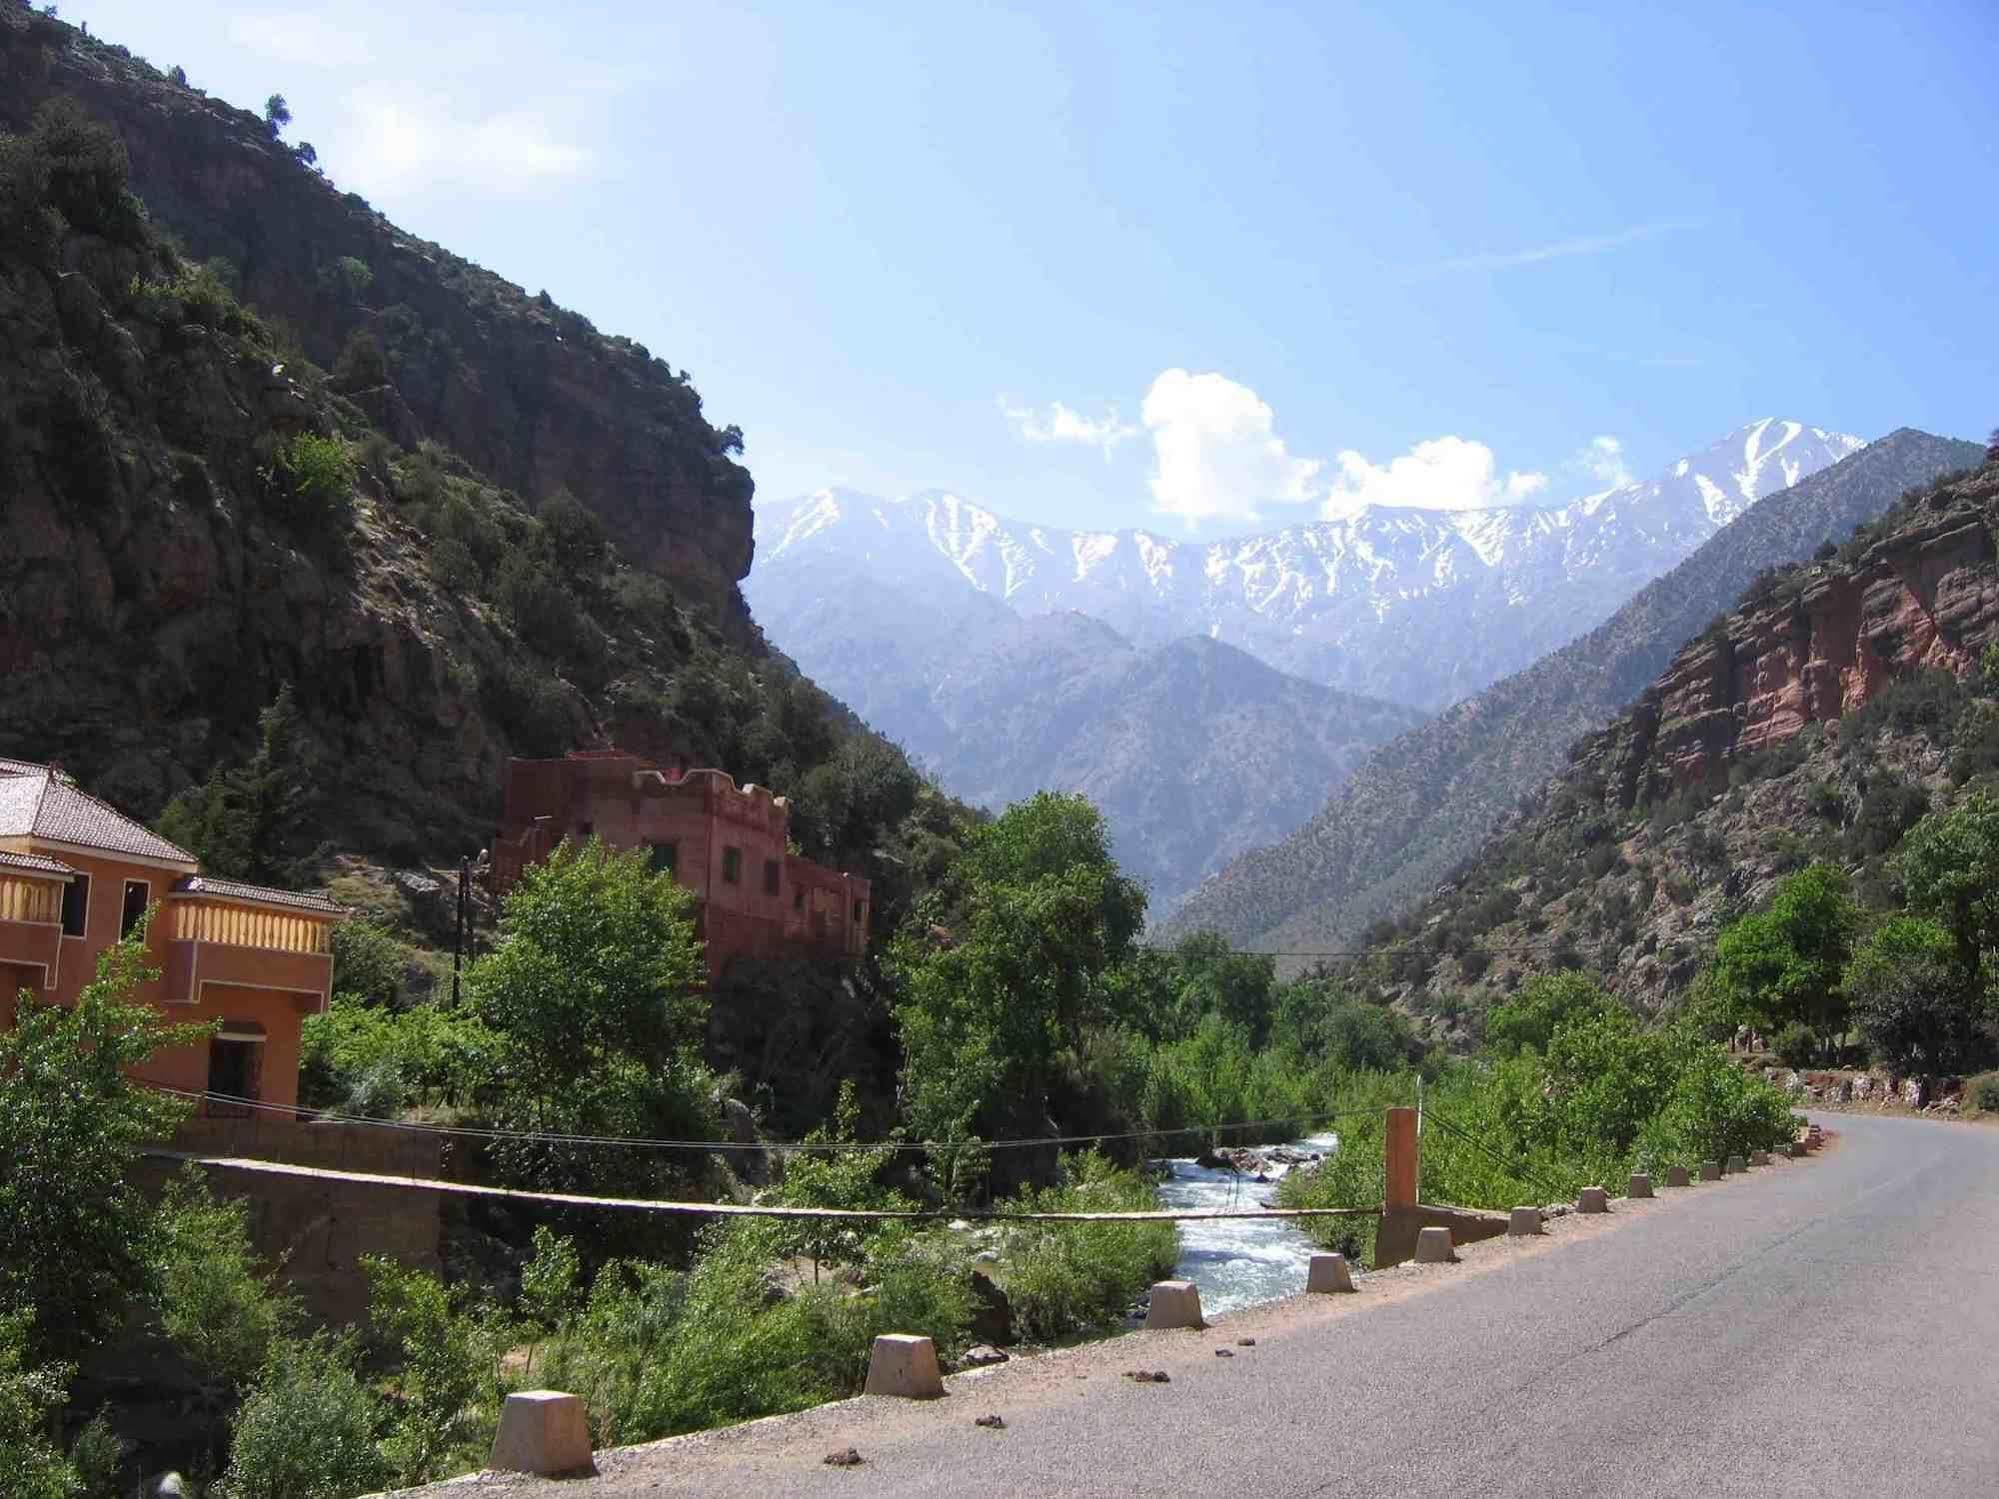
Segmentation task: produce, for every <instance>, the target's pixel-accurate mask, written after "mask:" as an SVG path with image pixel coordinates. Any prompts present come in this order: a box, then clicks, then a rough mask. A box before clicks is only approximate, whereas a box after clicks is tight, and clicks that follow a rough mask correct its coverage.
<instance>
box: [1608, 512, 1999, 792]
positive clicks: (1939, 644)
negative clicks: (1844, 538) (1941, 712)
mask: <svg viewBox="0 0 1999 1499" xmlns="http://www.w3.org/2000/svg"><path fill="white" fill-rule="evenodd" d="M1993 558H1994V549H1993V533H1992V530H1991V528H1990V525H1989V524H1988V522H1987V521H1986V520H1985V519H1984V517H1983V516H1981V515H1977V514H1972V513H1969V512H1967V511H1966V510H1965V509H1962V508H1960V507H1958V506H1955V505H1951V506H1948V507H1947V508H1945V509H1943V510H1942V511H1941V512H1939V513H1936V514H1925V515H1924V516H1922V517H1921V518H1920V519H1918V520H1916V521H1914V522H1913V523H1910V524H1905V525H1902V526H1899V527H1897V528H1896V530H1895V531H1894V532H1893V534H1891V535H1889V536H1886V537H1884V538H1882V539H1881V540H1880V541H1877V542H1875V543H1873V544H1872V545H1871V546H1869V547H1868V548H1867V550H1866V551H1865V552H1864V553H1863V554H1862V555H1861V556H1860V557H1859V558H1858V559H1857V560H1856V561H1855V563H1854V564H1852V565H1851V566H1850V567H1846V568H1834V567H1832V566H1828V565H1824V564H1821V565H1817V566H1814V567H1813V568H1811V569H1810V570H1808V571H1806V572H1803V573H1800V574H1794V575H1792V576H1790V577H1788V578H1785V579H1784V580H1782V581H1781V582H1780V581H1778V580H1777V579H1775V578H1772V579H1770V580H1769V582H1768V584H1767V585H1766V586H1765V587H1764V588H1761V589H1759V590H1757V592H1758V593H1760V594H1761V601H1760V602H1757V603H1753V604H1752V606H1751V608H1750V609H1749V610H1748V611H1746V612H1744V613H1742V614H1739V615H1737V616H1734V617H1732V618H1731V619H1729V620H1728V621H1726V622H1725V624H1724V625H1723V627H1722V628H1720V629H1716V630H1712V631H1710V632H1709V633H1708V634H1707V635H1706V636H1703V637H1702V638H1701V639H1700V640H1698V641H1696V642H1695V643H1694V644H1693V645H1691V646H1689V647H1688V648H1687V649H1686V650H1684V651H1682V652H1681V653H1680V655H1679V656H1678V657H1677V658H1675V660H1674V661H1673V664H1672V665H1671V666H1670V667H1669V668H1668V669H1667V671H1666V673H1665V675H1664V676H1663V677H1661V678H1660V680H1659V682H1658V683H1657V684H1656V686H1654V687H1653V688H1652V689H1650V690H1648V691H1647V693H1646V694H1645V696H1644V698H1643V699H1642V700H1641V701H1640V702H1639V704H1638V705H1637V707H1636V708H1635V709H1634V710H1633V712H1632V715H1631V721H1630V738H1631V744H1630V747H1629V750H1628V752H1627V754H1626V756H1625V759H1626V761H1627V763H1635V762H1636V761H1639V760H1642V761H1645V762H1649V763H1648V764H1647V768H1646V774H1647V775H1648V777H1650V778H1652V779H1654V780H1659V781H1664V782H1666V783H1669V784H1670V785H1672V786H1675V787H1677V786H1686V785H1691V784H1694V783H1697V782H1704V781H1706V780H1708V779H1709V778H1710V777H1711V776H1712V775H1713V774H1714V772H1715V770H1716V768H1717V766H1718V765H1719V764H1720V762H1722V761H1724V760H1726V759H1729V758H1731V757H1733V756H1737V755H1746V754H1753V753H1755V752H1756V751H1758V750H1765V749H1769V748H1771V747H1773V746H1775V745H1779V744H1782V743H1784V742H1785V741H1786V740H1788V739H1791V738H1792V737H1794V736H1795V735H1796V734H1798V733H1799V731H1800V730H1802V729H1803V728H1804V727H1805V725H1807V724H1812V723H1824V722H1826V721H1828V720H1833V719H1839V718H1842V717H1844V716H1845V715H1846V714H1847V713H1850V712H1852V711H1854V710H1855V709H1857V708H1860V707H1862V706H1864V705H1865V704H1866V703H1867V702H1868V701H1869V700H1870V699H1871V698H1873V697H1874V696H1876V695H1877V694H1878V693H1879V692H1880V691H1881V689H1882V688H1883V687H1884V686H1886V685H1887V684H1888V683H1890V682H1892V681H1894V680H1895V679H1896V678H1898V677H1904V676H1909V675H1912V674H1914V673H1917V672H1921V671H1926V670H1930V669H1933V668H1940V669H1943V670H1947V671H1950V672H1952V673H1953V674H1956V675H1959V676H1962V675H1963V674H1964V673H1965V672H1966V671H1967V670H1969V669H1970V667H1971V665H1972V664H1973V662H1974V660H1975V659H1976V655H1975V651H1974V650H1973V644H1974V643H1975V644H1978V645H1982V644H1983V642H1984V641H1985V640H1986V639H1987V638H1988V637H1989V636H1990V635H1991V633H1992V628H1993V624H1994V621H1995V619H1999V589H1996V588H1995V582H1994V575H1993V566H1992V564H1993Z"/></svg>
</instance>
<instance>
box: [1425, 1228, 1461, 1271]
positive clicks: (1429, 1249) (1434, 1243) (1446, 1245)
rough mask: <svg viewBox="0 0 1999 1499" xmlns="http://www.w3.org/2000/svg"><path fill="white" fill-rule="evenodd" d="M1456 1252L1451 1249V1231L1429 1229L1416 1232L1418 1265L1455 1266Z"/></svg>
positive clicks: (1446, 1229)
mask: <svg viewBox="0 0 1999 1499" xmlns="http://www.w3.org/2000/svg"><path fill="white" fill-rule="evenodd" d="M1457 1262H1458V1255H1457V1251H1456V1250H1455V1249H1453V1248H1451V1231H1450V1230H1449V1229H1448V1228H1441V1227H1431V1228H1419V1229H1418V1230H1416V1263H1417V1264H1419V1265H1455V1264H1456V1263H1457Z"/></svg>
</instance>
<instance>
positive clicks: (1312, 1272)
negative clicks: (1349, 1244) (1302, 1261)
mask: <svg viewBox="0 0 1999 1499" xmlns="http://www.w3.org/2000/svg"><path fill="white" fill-rule="evenodd" d="M1305 1289H1306V1290H1307V1291H1323V1292H1326V1293H1327V1294H1331V1293H1332V1292H1335V1291H1351V1290H1352V1289H1353V1271H1351V1270H1349V1269H1348V1268H1347V1257H1346V1256H1345V1255H1343V1254H1315V1255H1313V1256H1312V1258H1311V1261H1310V1263H1308V1264H1307V1265H1306V1266H1305Z"/></svg>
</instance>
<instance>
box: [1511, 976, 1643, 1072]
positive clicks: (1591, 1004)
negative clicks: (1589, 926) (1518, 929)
mask: <svg viewBox="0 0 1999 1499" xmlns="http://www.w3.org/2000/svg"><path fill="white" fill-rule="evenodd" d="M1621 1009H1622V1007H1621V1006H1620V1005H1619V1004H1618V1002H1617V1001H1616V1000H1615V999H1613V998H1611V996H1610V995H1608V994H1606V993H1605V992H1604V991H1603V988H1602V987H1601V986H1600V985H1599V984H1598V983H1597V981H1596V980H1595V979H1593V978H1590V977H1588V976H1586V975H1584V974H1581V973H1575V972H1567V973H1546V974H1540V975H1538V976H1536V977H1534V978H1531V979H1529V980H1528V981H1527V982H1526V983H1524V984H1522V985H1521V986H1520V992H1519V993H1518V994H1516V995H1515V996H1514V997H1513V998H1512V999H1509V1000H1508V1001H1506V1003H1505V1004H1501V1005H1494V1006H1493V1007H1492V1010H1491V1012H1490V1013H1489V1014H1488V1015H1487V1016H1486V1021H1485V1044H1486V1045H1487V1047H1489V1048H1490V1049H1491V1050H1492V1051H1494V1052H1496V1053H1498V1054H1499V1055H1501V1056H1511V1055H1513V1054H1514V1053H1517V1052H1522V1051H1526V1050H1529V1049H1532V1050H1534V1051H1537V1052H1543V1053H1545V1052H1546V1051H1547V1050H1548V1047H1549V1044H1550V1043H1551V1042H1552V1041H1553V1040H1554V1039H1555V1033H1556V1032H1557V1031H1559V1030H1561V1029H1562V1027H1563V1026H1565V1025H1569V1024H1571V1023H1574V1022H1578V1021H1586V1020H1596V1019H1599V1018H1601V1017H1603V1016H1606V1015H1609V1014H1612V1013H1613V1012H1617V1011H1620V1010H1621Z"/></svg>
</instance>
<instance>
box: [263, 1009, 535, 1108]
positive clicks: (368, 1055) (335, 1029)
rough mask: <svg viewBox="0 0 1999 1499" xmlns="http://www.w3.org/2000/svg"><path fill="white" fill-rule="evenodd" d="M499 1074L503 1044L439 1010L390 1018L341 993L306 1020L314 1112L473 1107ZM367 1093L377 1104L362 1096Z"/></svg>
mask: <svg viewBox="0 0 1999 1499" xmlns="http://www.w3.org/2000/svg"><path fill="white" fill-rule="evenodd" d="M498 1069H499V1061H498V1038H497V1037H496V1036H494V1035H493V1033H492V1032H491V1031H490V1030H488V1029H487V1028H486V1027H485V1026H484V1025H483V1024H481V1023H480V1022H479V1020H478V1019H477V1018H475V1017H474V1016H472V1015H469V1014H466V1013H464V1012H462V1011H455V1010H450V1009H447V1008H444V1007H442V1006H438V1005H415V1006H412V1007H411V1008H410V1009H408V1010H403V1011H392V1010H384V1009H378V1008H375V1007H373V1006H370V1005H366V1004H363V1003H361V1002H359V1001H357V1000H355V999H354V998H352V997H351V996H349V995H346V994H336V995H335V996H334V998H333V1003H332V1004H331V1005H329V1006H328V1007H327V1009H326V1012H325V1013H324V1014H320V1015H308V1016H307V1017H306V1021H305V1026H304V1030H303V1033H302V1036H301V1039H300V1045H299V1091H300V1095H301V1096H302V1097H303V1098H304V1099H305V1100H306V1101H307V1102H308V1103H309V1104H310V1105H312V1106H313V1107H315V1108H327V1107H333V1106H336V1105H337V1106H340V1107H342V1108H343V1109H344V1110H345V1111H346V1112H350V1113H356V1114H368V1115H371V1116H380V1115H383V1114H393V1113H394V1112H396V1111H397V1110H399V1109H401V1108H403V1107H405V1106H407V1105H408V1104H410V1103H414V1102H418V1101H423V1102H430V1103H443V1104H450V1105H458V1106H469V1105H471V1104H473V1103H474V1102H475V1101H476V1100H477V1099H478V1098H479V1097H480V1095H481V1093H482V1091H483V1090H484V1089H485V1088H487V1087H488V1086H489V1085H491V1084H493V1083H494V1082H495V1080H496V1078H497V1075H498ZM364 1090H365V1091H366V1092H368V1093H370V1094H372V1095H374V1097H373V1099H372V1100H363V1099H362V1098H360V1097H358V1096H357V1095H358V1094H359V1093H361V1092H362V1091H364ZM370 1105H372V1106H370Z"/></svg>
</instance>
